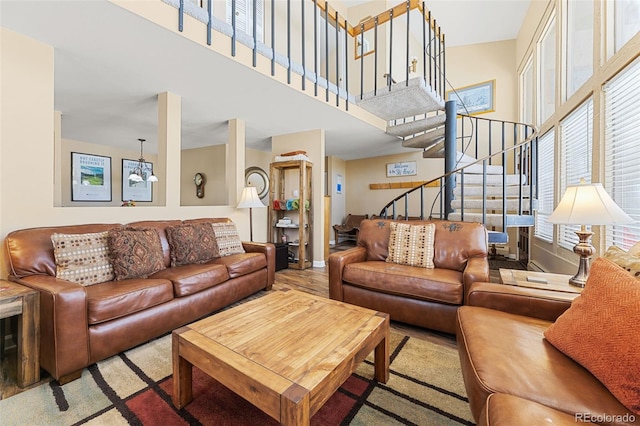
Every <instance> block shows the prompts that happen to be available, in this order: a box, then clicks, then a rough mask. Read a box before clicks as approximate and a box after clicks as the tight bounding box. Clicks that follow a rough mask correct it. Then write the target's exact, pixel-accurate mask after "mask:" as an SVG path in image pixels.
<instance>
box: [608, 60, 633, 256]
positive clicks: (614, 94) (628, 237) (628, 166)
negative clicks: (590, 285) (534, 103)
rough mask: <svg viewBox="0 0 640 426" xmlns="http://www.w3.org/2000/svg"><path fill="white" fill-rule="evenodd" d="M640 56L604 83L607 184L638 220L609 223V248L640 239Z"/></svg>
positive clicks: (625, 244) (625, 246)
mask: <svg viewBox="0 0 640 426" xmlns="http://www.w3.org/2000/svg"><path fill="white" fill-rule="evenodd" d="M638 93H640V58H637V59H636V60H635V61H634V62H632V63H631V64H629V65H628V66H627V67H626V68H625V69H624V70H622V71H621V72H620V73H619V74H618V75H617V76H616V77H614V78H613V79H612V80H611V81H609V82H607V83H606V84H605V85H604V97H605V101H604V102H605V129H604V133H605V135H604V144H605V153H604V169H605V181H604V187H605V189H606V190H607V192H608V193H609V195H611V198H613V200H614V201H615V202H616V203H617V204H618V206H620V208H621V209H622V210H623V211H624V212H625V213H627V214H628V215H629V216H631V217H632V218H633V219H634V220H635V221H636V223H632V224H629V225H617V226H615V225H614V226H607V228H606V233H605V239H606V245H607V247H609V246H611V245H614V244H615V245H617V246H620V247H622V248H625V249H628V248H630V247H631V246H632V245H633V244H635V243H636V242H637V241H638V240H640V167H638V164H640V149H638V134H640V121H639V120H638V117H640V103H639V102H638Z"/></svg>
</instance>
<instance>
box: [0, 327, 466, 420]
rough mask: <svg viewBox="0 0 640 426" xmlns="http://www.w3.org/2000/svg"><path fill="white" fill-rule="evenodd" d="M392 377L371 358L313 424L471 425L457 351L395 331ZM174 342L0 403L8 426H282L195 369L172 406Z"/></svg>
mask: <svg viewBox="0 0 640 426" xmlns="http://www.w3.org/2000/svg"><path fill="white" fill-rule="evenodd" d="M390 351H391V357H390V374H389V381H388V382H387V383H386V384H381V383H378V382H376V381H374V380H372V378H373V355H370V356H369V358H367V359H366V360H365V361H364V362H362V363H361V364H360V366H359V367H358V369H357V370H356V372H355V373H354V374H352V375H351V377H350V378H349V379H348V380H347V381H346V382H345V383H344V385H343V386H342V387H341V388H340V389H339V390H338V391H337V392H336V393H335V394H334V395H333V396H332V397H331V398H330V399H329V400H328V401H327V403H326V404H325V405H324V406H323V407H322V408H321V409H320V411H318V412H317V413H316V415H314V416H313V417H312V418H311V424H312V425H318V426H325V425H367V426H369V425H399V424H405V425H473V424H474V423H473V417H472V416H471V412H470V410H469V404H468V400H467V398H466V393H465V389H464V383H463V381H462V375H461V372H460V361H459V357H458V352H457V350H456V349H455V348H452V347H447V346H444V345H438V344H435V343H432V342H429V341H425V340H421V339H417V338H413V337H412V338H410V337H408V336H403V335H401V334H399V333H395V332H393V331H392V332H391V338H390ZM171 380H172V371H171V336H170V335H166V336H163V337H160V338H158V339H155V340H152V341H151V342H148V343H146V344H144V345H142V346H139V347H137V348H133V349H131V350H129V351H126V352H123V353H121V354H118V355H116V356H113V357H111V358H108V359H106V360H104V361H101V362H99V363H97V364H94V365H92V366H90V367H88V368H86V369H85V370H84V372H83V374H82V377H81V378H80V379H78V380H75V381H72V382H70V383H68V384H66V385H64V386H59V385H57V383H56V382H55V381H51V382H49V383H47V384H44V385H41V386H38V387H36V388H33V389H29V390H27V391H25V392H22V393H19V394H17V395H14V396H12V397H10V398H7V399H5V400H2V401H0V424H2V425H3V426H4V425H44V424H46V425H80V424H87V425H233V426H244V425H251V426H254V425H272V424H273V425H277V424H278V423H277V422H276V421H275V420H273V419H271V418H270V417H269V416H267V415H266V414H263V413H262V412H261V411H260V410H258V409H257V408H255V407H254V406H252V405H251V404H250V403H248V402H247V401H245V400H244V399H242V398H241V397H238V396H237V395H236V394H234V393H233V392H231V391H230V390H228V389H227V388H225V387H224V386H222V385H221V384H219V383H218V382H216V381H215V380H214V379H212V378H211V377H209V376H208V375H206V374H205V373H203V372H201V371H200V370H198V369H197V368H194V369H193V401H192V402H191V403H190V404H188V405H187V406H186V407H184V408H183V409H181V410H176V409H175V408H174V407H173V404H172V403H171V392H172V381H171Z"/></svg>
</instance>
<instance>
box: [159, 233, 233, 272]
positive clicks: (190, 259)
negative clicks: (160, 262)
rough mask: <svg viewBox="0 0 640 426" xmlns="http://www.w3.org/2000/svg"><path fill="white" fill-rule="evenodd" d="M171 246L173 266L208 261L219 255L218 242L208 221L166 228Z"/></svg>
mask: <svg viewBox="0 0 640 426" xmlns="http://www.w3.org/2000/svg"><path fill="white" fill-rule="evenodd" d="M165 232H166V234H167V240H168V241H169V247H171V266H181V265H190V264H192V263H206V262H208V261H210V260H211V259H213V258H215V257H218V256H219V255H220V254H219V253H218V244H216V235H215V234H214V233H213V228H212V227H211V225H210V224H208V223H189V224H182V225H178V226H168V227H167V228H166V229H165Z"/></svg>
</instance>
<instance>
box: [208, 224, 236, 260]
mask: <svg viewBox="0 0 640 426" xmlns="http://www.w3.org/2000/svg"><path fill="white" fill-rule="evenodd" d="M211 226H212V227H213V232H214V234H215V235H216V242H217V243H218V251H219V253H220V256H229V255H232V254H236V253H244V248H243V247H242V241H240V235H238V229H236V224H235V223H233V222H229V223H221V222H218V223H212V224H211Z"/></svg>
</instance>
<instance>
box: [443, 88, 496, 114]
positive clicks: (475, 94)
mask: <svg viewBox="0 0 640 426" xmlns="http://www.w3.org/2000/svg"><path fill="white" fill-rule="evenodd" d="M495 95H496V81H495V80H490V81H485V82H482V83H478V84H473V85H471V86H465V87H461V88H459V89H455V90H451V91H449V92H447V100H448V101H450V100H456V101H457V102H458V111H457V112H458V113H459V114H469V115H476V114H485V113H487V112H493V111H495V97H496V96H495Z"/></svg>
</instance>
